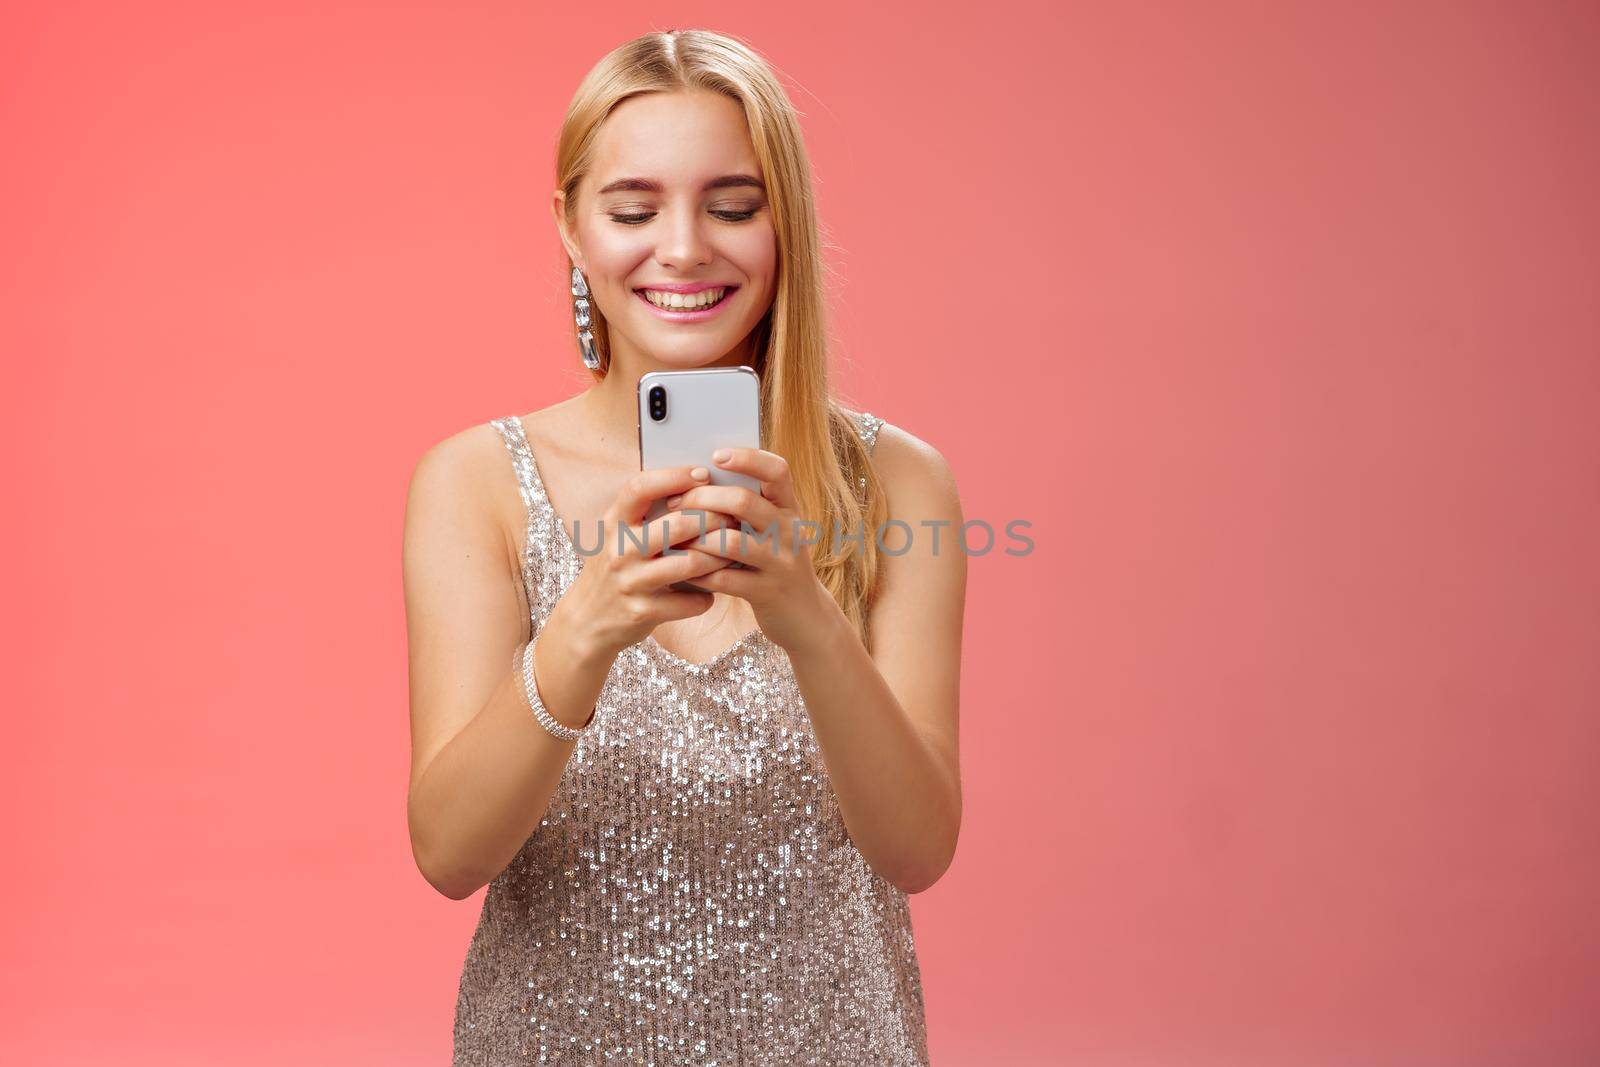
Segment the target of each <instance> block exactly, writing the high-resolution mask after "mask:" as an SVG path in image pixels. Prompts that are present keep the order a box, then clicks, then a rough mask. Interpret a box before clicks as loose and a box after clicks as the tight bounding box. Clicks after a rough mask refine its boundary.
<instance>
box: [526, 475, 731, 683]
mask: <svg viewBox="0 0 1600 1067" xmlns="http://www.w3.org/2000/svg"><path fill="white" fill-rule="evenodd" d="M710 481H711V475H710V473H709V472H707V471H706V469H705V468H704V467H663V468H660V469H657V470H648V471H640V472H639V473H638V474H635V475H634V476H633V477H631V478H629V479H628V481H627V482H626V483H625V484H624V485H623V487H622V490H621V491H620V492H619V493H618V494H617V496H616V499H615V500H614V501H612V503H611V507H610V508H608V509H607V510H606V513H605V515H604V516H602V519H601V524H600V525H601V529H602V532H603V534H604V536H603V537H602V539H601V544H600V551H598V552H596V553H595V554H594V555H592V556H585V557H584V563H583V568H582V569H581V570H580V571H579V572H578V576H577V578H575V579H574V580H573V582H572V585H571V586H570V587H568V589H567V591H566V593H565V594H563V595H562V597H561V599H560V600H559V601H557V602H556V605H555V607H554V608H552V609H551V614H552V615H554V614H556V613H557V612H559V613H561V614H562V615H563V617H564V618H565V620H566V624H567V625H569V626H571V627H572V628H573V633H574V636H575V637H577V639H578V640H579V642H580V643H581V644H583V645H585V646H587V647H588V649H589V650H590V651H592V652H593V653H595V654H597V655H601V656H605V657H607V658H610V657H614V656H615V655H616V654H617V653H619V652H621V651H622V650H623V649H625V648H627V647H628V646H629V645H633V644H637V643H638V642H640V641H642V640H644V639H645V638H646V637H648V636H649V635H650V633H651V631H653V630H654V629H655V628H656V627H657V626H659V625H660V624H661V623H663V622H667V621H669V620H672V619H687V618H689V617H691V616H694V615H699V614H701V613H702V612H704V611H706V610H707V609H708V608H710V607H711V604H712V602H713V598H712V594H711V593H709V592H704V591H701V592H683V591H680V590H676V589H672V588H670V586H671V585H672V583H673V582H682V581H687V580H692V579H694V578H698V577H700V576H701V575H703V574H710V573H711V572H712V571H715V570H720V569H722V568H723V567H726V566H728V564H729V563H730V562H731V560H728V559H725V558H723V557H721V556H715V555H712V554H711V553H709V552H703V551H701V550H699V549H697V548H690V549H683V550H680V551H677V552H674V553H673V554H672V555H664V554H663V551H662V550H663V549H664V548H665V547H666V546H667V545H678V544H681V543H683V542H684V541H690V540H694V539H696V538H698V537H699V536H700V534H701V533H702V532H704V531H705V530H715V529H718V528H719V527H723V526H731V525H733V522H732V520H731V519H730V518H729V516H726V515H723V514H720V513H703V512H699V511H688V512H683V511H673V512H668V513H667V514H666V515H665V516H663V517H661V518H656V519H652V520H651V521H650V522H649V523H648V524H646V523H645V522H644V517H645V515H646V513H648V511H649V509H650V505H651V503H652V502H654V501H656V500H659V499H661V498H662V497H667V496H674V495H676V494H679V493H684V492H687V491H688V490H690V489H693V488H694V487H695V486H699V485H708V484H710ZM624 526H626V527H629V528H631V530H632V534H631V536H630V534H629V533H628V532H626V531H622V530H620V527H624ZM663 526H665V537H664V538H663ZM619 535H620V538H621V551H620V552H619V551H618V538H619Z"/></svg>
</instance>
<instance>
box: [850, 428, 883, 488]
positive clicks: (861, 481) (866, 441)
mask: <svg viewBox="0 0 1600 1067" xmlns="http://www.w3.org/2000/svg"><path fill="white" fill-rule="evenodd" d="M857 423H858V424H857V426H856V432H857V433H859V434H860V435H861V443H862V445H864V446H865V447H866V450H867V455H869V456H870V455H872V446H873V445H875V444H877V443H878V431H879V430H881V429H882V428H883V423H884V420H883V419H880V418H878V416H876V415H874V414H873V413H872V412H870V411H863V412H862V413H861V415H860V418H859V419H858V420H857ZM856 492H857V493H858V494H860V496H861V498H862V499H863V500H864V499H866V494H867V476H866V475H865V474H863V475H861V476H860V477H859V478H857V479H856Z"/></svg>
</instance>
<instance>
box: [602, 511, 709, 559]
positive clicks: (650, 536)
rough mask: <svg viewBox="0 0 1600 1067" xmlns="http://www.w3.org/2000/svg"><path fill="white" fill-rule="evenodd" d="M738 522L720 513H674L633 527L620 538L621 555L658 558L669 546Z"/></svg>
mask: <svg viewBox="0 0 1600 1067" xmlns="http://www.w3.org/2000/svg"><path fill="white" fill-rule="evenodd" d="M737 521H738V520H736V519H733V518H731V517H729V516H727V515H723V514H721V513H719V512H713V511H705V510H702V509H700V508H690V509H688V510H686V511H673V512H669V513H668V514H666V515H664V516H662V517H661V518H659V519H652V520H650V521H649V522H647V523H645V524H643V525H642V526H639V527H635V528H634V529H633V531H632V533H631V534H630V535H625V536H624V537H623V538H622V550H623V555H627V556H639V557H649V556H658V555H661V554H662V553H663V552H664V551H665V550H666V548H667V547H668V546H670V545H681V544H683V543H684V542H685V541H692V540H694V539H695V538H696V537H698V536H700V535H701V534H703V533H706V532H707V531H709V530H715V529H718V528H719V527H723V526H731V525H733V524H734V523H736V522H737Z"/></svg>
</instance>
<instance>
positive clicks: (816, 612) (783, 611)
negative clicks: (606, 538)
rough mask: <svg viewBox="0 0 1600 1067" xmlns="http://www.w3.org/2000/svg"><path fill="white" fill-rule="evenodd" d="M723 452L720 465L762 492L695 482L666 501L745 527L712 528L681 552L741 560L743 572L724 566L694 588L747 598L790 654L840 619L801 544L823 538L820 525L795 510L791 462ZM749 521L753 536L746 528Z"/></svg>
mask: <svg viewBox="0 0 1600 1067" xmlns="http://www.w3.org/2000/svg"><path fill="white" fill-rule="evenodd" d="M724 451H726V452H727V453H728V458H727V459H725V460H722V459H717V458H716V456H713V457H712V459H713V462H715V463H716V465H717V467H719V468H720V469H722V470H726V471H734V472H736V473H739V474H746V475H749V476H750V477H752V478H754V479H756V480H757V481H758V482H760V483H761V493H760V494H759V495H758V494H756V493H753V492H751V491H750V490H749V489H746V488H744V487H743V486H738V485H698V486H695V487H694V488H693V489H690V490H689V491H688V492H687V493H684V494H683V495H682V496H680V497H674V498H673V499H672V500H668V502H667V506H668V508H670V509H671V510H673V511H681V510H684V509H689V508H698V509H701V510H704V511H715V512H722V513H723V514H725V515H729V516H731V517H732V518H733V519H734V520H735V522H736V523H738V524H740V525H735V526H732V527H723V528H720V529H712V530H707V531H706V532H705V533H703V534H701V536H700V537H698V538H697V539H695V540H693V541H685V542H683V543H682V544H681V545H679V546H677V547H679V548H698V549H700V550H701V551H703V552H708V553H710V554H712V555H714V556H721V557H723V558H725V559H730V560H737V561H738V562H740V563H743V564H744V568H743V569H740V568H735V567H723V568H721V569H720V570H715V571H712V572H711V573H710V574H704V575H701V576H699V577H697V578H695V579H694V584H695V585H697V586H699V587H700V588H701V589H706V590H709V591H711V592H717V593H727V594H729V595H730V596H736V597H741V598H743V599H744V600H747V601H749V603H750V607H751V608H752V609H753V610H754V612H755V616H756V623H757V625H759V626H760V627H761V629H762V631H763V632H764V633H765V634H766V635H767V637H769V638H770V639H771V640H772V641H773V642H774V643H775V644H777V645H779V646H780V647H782V648H784V649H786V650H791V651H792V650H793V649H794V648H795V647H796V646H798V645H799V644H800V643H801V642H803V641H806V640H815V639H816V638H817V637H819V636H821V635H823V634H825V633H828V632H829V624H830V623H832V622H834V621H835V620H836V617H842V616H843V613H842V612H841V611H840V610H839V605H838V604H837V603H836V602H835V601H834V599H833V597H832V596H831V595H830V594H829V593H828V590H827V587H825V586H824V585H823V584H822V582H821V581H820V580H818V578H817V574H816V571H815V570H813V569H812V566H811V547H810V544H806V543H801V542H803V540H804V538H805V537H809V538H810V539H811V541H812V542H815V541H817V540H819V539H820V537H821V534H820V532H819V531H818V529H817V524H816V523H814V522H812V523H809V525H808V524H807V521H806V520H804V518H803V516H801V515H800V514H799V513H798V512H797V511H796V507H797V503H796V500H795V492H794V482H793V481H792V480H791V478H790V476H789V461H788V460H786V459H784V458H783V457H782V456H780V455H778V454H777V453H776V452H768V451H766V450H764V449H759V448H729V449H726V450H723V449H718V451H717V454H716V455H721V454H722V453H723V452H724ZM674 500H676V501H677V503H676V504H674V503H673V501H674ZM745 524H747V525H748V526H749V527H750V529H751V531H752V532H751V533H749V534H746V533H745V532H744V531H743V529H742V526H743V525H745Z"/></svg>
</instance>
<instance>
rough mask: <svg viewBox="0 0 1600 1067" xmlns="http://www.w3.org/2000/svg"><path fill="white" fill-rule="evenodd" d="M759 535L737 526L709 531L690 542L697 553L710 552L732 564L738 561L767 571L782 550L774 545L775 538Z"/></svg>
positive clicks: (690, 545)
mask: <svg viewBox="0 0 1600 1067" xmlns="http://www.w3.org/2000/svg"><path fill="white" fill-rule="evenodd" d="M757 533H759V531H757V532H756V533H746V532H745V531H744V530H741V529H739V528H738V527H736V526H729V527H726V528H724V529H720V530H708V531H707V532H706V533H705V534H703V535H702V536H700V537H697V538H695V539H694V540H693V541H690V542H689V547H691V548H693V549H694V550H695V551H697V552H709V553H711V554H712V555H714V556H719V557H721V558H722V559H725V560H728V561H730V562H733V561H737V562H739V563H743V564H745V565H746V566H748V567H755V568H758V569H762V570H765V569H767V568H769V567H771V566H772V564H773V562H774V560H775V557H776V556H777V554H778V553H779V552H780V551H782V548H781V546H779V545H777V544H776V543H774V539H773V538H770V537H765V536H757Z"/></svg>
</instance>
